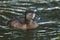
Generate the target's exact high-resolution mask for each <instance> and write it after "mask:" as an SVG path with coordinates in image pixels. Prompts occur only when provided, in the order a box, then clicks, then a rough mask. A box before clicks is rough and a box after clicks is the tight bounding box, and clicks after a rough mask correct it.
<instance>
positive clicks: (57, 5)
mask: <svg viewBox="0 0 60 40" xmlns="http://www.w3.org/2000/svg"><path fill="white" fill-rule="evenodd" d="M22 3H26V2H6V3H4V2H0V40H54V39H56V40H60V2H50V3H34V2H27V3H28V4H31V5H27V4H26V5H23V4H22ZM27 8H31V9H33V10H37V12H36V14H37V15H40V17H41V20H40V21H39V22H40V25H39V27H38V28H37V29H35V30H32V31H29V32H26V31H23V30H15V29H11V28H9V27H8V26H7V25H5V24H4V23H5V22H6V21H8V20H10V19H13V18H14V17H17V16H22V14H23V13H24V11H25V10H26V9H27ZM48 21H52V22H54V21H55V22H54V23H47V24H46V23H45V24H42V23H41V22H48Z"/></svg>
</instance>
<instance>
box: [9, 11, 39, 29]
mask: <svg viewBox="0 0 60 40" xmlns="http://www.w3.org/2000/svg"><path fill="white" fill-rule="evenodd" d="M32 16H33V13H32V12H28V13H26V14H25V17H20V18H17V19H13V20H10V21H9V22H8V26H10V27H12V28H15V29H22V30H29V29H35V28H37V27H38V24H37V23H36V22H35V21H33V20H32Z"/></svg>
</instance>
